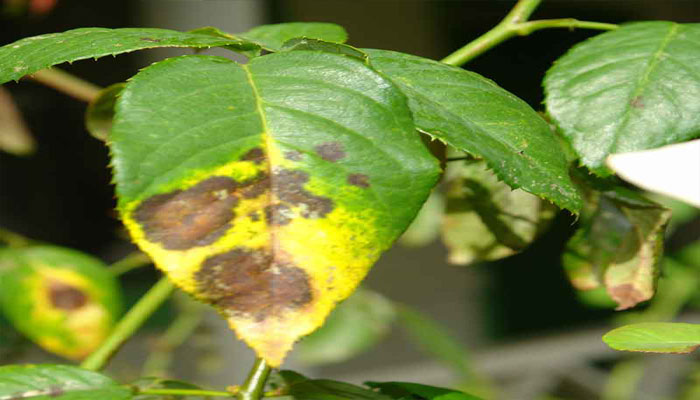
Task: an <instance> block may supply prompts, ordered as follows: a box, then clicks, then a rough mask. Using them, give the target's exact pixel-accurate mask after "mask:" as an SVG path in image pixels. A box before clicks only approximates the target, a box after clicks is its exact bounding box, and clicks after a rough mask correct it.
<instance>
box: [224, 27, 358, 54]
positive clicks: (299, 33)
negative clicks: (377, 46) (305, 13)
mask: <svg viewBox="0 0 700 400" xmlns="http://www.w3.org/2000/svg"><path fill="white" fill-rule="evenodd" d="M236 36H238V37H240V38H243V39H245V40H249V41H251V42H254V43H257V44H259V45H260V46H261V47H263V48H264V49H265V50H268V51H279V50H281V49H282V47H283V45H284V43H285V42H287V41H288V40H291V39H295V38H311V39H319V40H323V41H326V42H334V43H345V41H346V40H348V34H347V32H345V29H344V28H343V27H342V26H340V25H336V24H330V23H326V22H288V23H282V24H270V25H261V26H258V27H255V28H253V29H251V30H249V31H247V32H243V33H239V34H237V35H236Z"/></svg>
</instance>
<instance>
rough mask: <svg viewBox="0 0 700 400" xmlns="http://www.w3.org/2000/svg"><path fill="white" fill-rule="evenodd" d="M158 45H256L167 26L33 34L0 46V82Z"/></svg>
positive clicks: (248, 48)
mask: <svg viewBox="0 0 700 400" xmlns="http://www.w3.org/2000/svg"><path fill="white" fill-rule="evenodd" d="M158 47H192V48H209V47H227V48H230V49H236V50H238V51H251V50H255V49H257V48H258V45H256V44H254V43H251V42H248V41H245V40H242V39H239V38H235V39H230V38H222V37H214V36H211V35H205V34H196V33H185V32H177V31H171V30H168V29H156V28H120V29H108V28H80V29H73V30H70V31H66V32H62V33H51V34H46V35H40V36H33V37H29V38H26V39H21V40H18V41H16V42H14V43H10V44H8V45H5V46H3V47H0V84H2V83H5V82H8V81H11V80H17V79H19V78H21V77H23V76H25V75H29V74H32V73H34V72H36V71H38V70H40V69H44V68H47V67H50V66H52V65H56V64H61V63H64V62H72V61H77V60H84V59H87V58H95V59H97V58H99V57H104V56H108V55H117V54H122V53H128V52H130V51H135V50H142V49H152V48H158ZM52 49H53V50H52ZM56 49H60V51H56Z"/></svg>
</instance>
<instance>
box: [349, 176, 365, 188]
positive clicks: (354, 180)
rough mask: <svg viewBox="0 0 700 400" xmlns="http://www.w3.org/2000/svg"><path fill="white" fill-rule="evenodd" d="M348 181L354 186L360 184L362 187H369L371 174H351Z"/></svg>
mask: <svg viewBox="0 0 700 400" xmlns="http://www.w3.org/2000/svg"><path fill="white" fill-rule="evenodd" d="M348 183H349V184H351V185H353V186H359V187H361V188H368V187H369V186H370V184H369V176H367V175H365V174H350V175H348Z"/></svg>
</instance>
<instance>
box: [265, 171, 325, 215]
mask: <svg viewBox="0 0 700 400" xmlns="http://www.w3.org/2000/svg"><path fill="white" fill-rule="evenodd" d="M273 176H274V178H273V182H274V184H275V187H274V190H275V194H277V197H278V198H279V199H280V200H281V201H283V202H285V203H288V204H291V205H293V206H300V207H301V209H302V210H301V215H302V216H303V217H304V218H322V217H324V216H326V214H328V213H329V212H331V211H333V200H331V199H329V198H327V197H321V196H316V195H315V194H313V193H311V192H309V191H307V190H306V189H304V184H306V182H308V181H309V174H308V173H306V172H304V171H298V170H289V169H282V170H279V171H276V172H275V173H274V175H273Z"/></svg>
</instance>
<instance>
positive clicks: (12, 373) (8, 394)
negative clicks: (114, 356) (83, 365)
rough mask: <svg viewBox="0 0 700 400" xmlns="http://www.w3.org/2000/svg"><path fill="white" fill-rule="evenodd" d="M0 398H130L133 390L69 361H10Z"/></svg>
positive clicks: (0, 373) (1, 374)
mask: <svg viewBox="0 0 700 400" xmlns="http://www.w3.org/2000/svg"><path fill="white" fill-rule="evenodd" d="M0 399H3V400H5V399H7V400H13V399H22V400H24V399H31V400H95V399H100V400H128V399H131V390H129V389H128V388H126V387H124V386H120V385H119V384H117V383H116V382H114V381H113V380H112V379H110V378H108V377H106V376H104V375H102V374H99V373H97V372H93V371H88V370H84V369H80V368H77V367H71V366H68V365H8V366H3V367H0Z"/></svg>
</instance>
